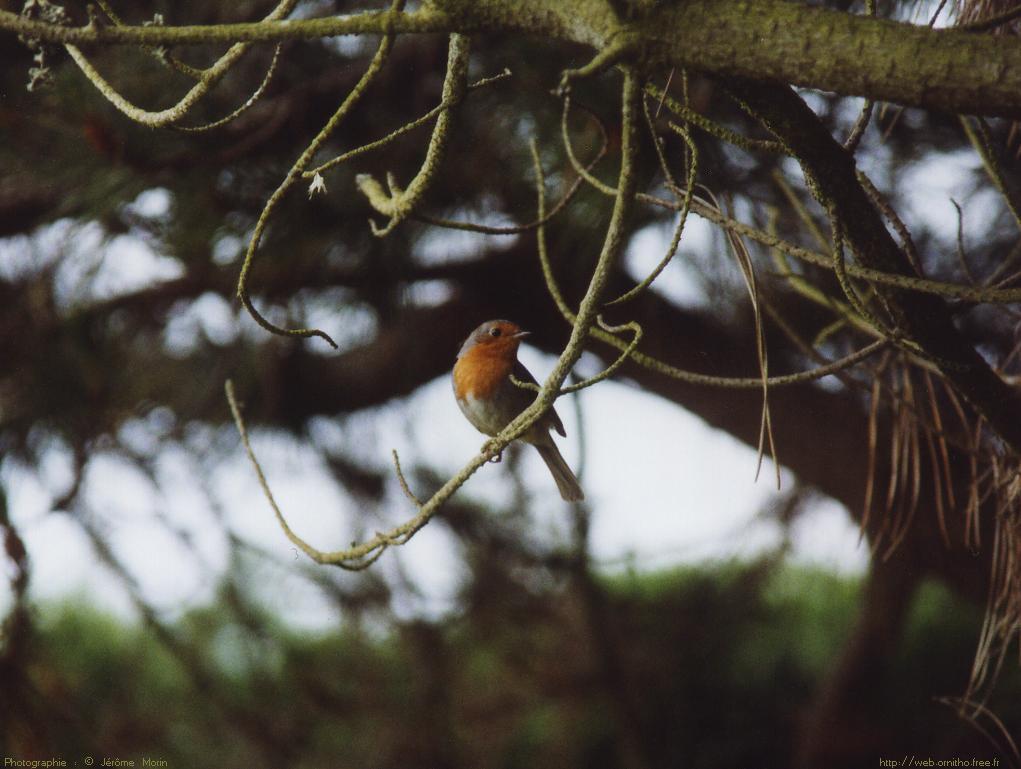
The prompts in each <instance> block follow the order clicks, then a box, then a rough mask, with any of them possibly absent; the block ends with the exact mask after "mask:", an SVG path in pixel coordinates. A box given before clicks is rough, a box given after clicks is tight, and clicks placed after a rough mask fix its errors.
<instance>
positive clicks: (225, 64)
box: [0, 0, 298, 128]
mask: <svg viewBox="0 0 1021 769" xmlns="http://www.w3.org/2000/svg"><path fill="white" fill-rule="evenodd" d="M297 4H298V0H281V2H280V3H279V4H278V5H277V7H276V8H274V9H273V10H272V12H270V14H269V15H268V16H267V17H266V19H265V21H264V22H262V23H266V22H272V21H276V20H278V19H281V18H283V17H284V16H286V15H287V14H289V13H290V12H291V10H292V9H293V8H294V6H295V5H297ZM0 22H2V18H0ZM114 29H123V27H114ZM144 29H158V27H145V28H144ZM250 47H251V44H249V43H235V44H234V45H232V46H231V47H230V48H229V49H228V50H227V52H226V53H225V54H224V55H223V56H221V57H220V58H219V59H218V60H217V61H216V63H215V64H213V66H211V67H210V68H209V69H206V70H203V71H202V72H201V73H200V74H199V81H198V82H197V83H196V84H195V85H194V86H192V88H191V90H190V91H188V93H186V94H185V95H184V96H183V97H181V100H180V101H178V102H177V104H175V105H174V106H173V107H168V108H167V109H164V110H160V111H158V112H150V111H149V110H145V109H142V108H141V107H136V106H135V105H134V104H132V103H131V102H129V101H128V100H127V99H125V98H124V97H123V96H121V95H120V93H119V92H118V91H117V90H116V89H115V88H114V87H113V86H112V85H110V83H109V82H107V80H106V79H105V78H104V77H103V76H102V75H101V74H99V72H98V71H97V70H96V68H95V67H93V66H92V63H91V62H90V61H89V60H88V59H87V58H86V56H85V54H84V53H82V51H81V49H80V48H78V47H77V46H75V45H70V44H69V45H67V52H68V53H69V54H70V55H71V58H72V59H73V60H74V63H75V64H77V65H78V67H79V69H81V71H82V72H83V73H84V75H85V77H87V78H88V79H89V80H90V81H91V82H92V84H93V85H94V86H95V87H96V89H97V90H98V91H99V92H100V93H101V94H102V95H103V96H104V97H105V98H106V99H107V101H109V102H110V103H111V104H112V105H113V106H114V107H116V108H117V109H118V110H120V111H121V112H122V113H123V114H125V115H127V116H128V117H129V118H131V119H132V120H134V121H135V122H136V123H140V124H142V125H144V126H147V127H149V128H160V127H162V126H166V125H169V124H171V123H175V122H177V121H178V120H180V119H181V118H183V117H184V116H185V115H187V114H188V112H189V111H190V110H191V109H192V108H193V107H194V106H195V105H196V104H197V103H198V102H199V100H200V99H201V98H202V97H203V96H205V95H206V94H207V93H209V91H210V90H211V89H212V88H213V86H215V85H216V84H217V83H218V82H220V80H222V79H223V76H224V75H226V74H227V72H228V70H230V68H231V67H233V66H234V64H236V63H237V61H238V59H240V58H241V57H242V56H243V55H244V54H245V52H246V51H248V49H249V48H250ZM273 61H274V63H275V62H276V56H275V55H274V57H273Z"/></svg>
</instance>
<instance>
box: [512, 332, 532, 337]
mask: <svg viewBox="0 0 1021 769" xmlns="http://www.w3.org/2000/svg"><path fill="white" fill-rule="evenodd" d="M531 333H532V332H531V331H519V332H518V333H516V334H514V336H512V337H511V339H524V338H525V337H526V336H528V335H529V334H531Z"/></svg>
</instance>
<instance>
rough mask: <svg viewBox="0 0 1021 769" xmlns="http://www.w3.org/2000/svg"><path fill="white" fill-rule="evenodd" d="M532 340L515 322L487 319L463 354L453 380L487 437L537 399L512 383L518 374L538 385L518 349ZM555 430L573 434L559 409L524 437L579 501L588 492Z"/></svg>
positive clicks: (563, 491) (567, 495)
mask: <svg viewBox="0 0 1021 769" xmlns="http://www.w3.org/2000/svg"><path fill="white" fill-rule="evenodd" d="M526 336H528V332H527V331H522V330H521V328H520V327H518V326H517V325H515V324H514V323H511V322H510V321H509V320H491V321H487V322H486V323H483V324H482V325H481V326H479V327H478V328H477V329H475V330H474V331H473V332H472V333H471V335H470V336H469V337H468V338H467V339H466V340H465V342H464V344H463V345H462V346H461V351H460V352H459V353H458V354H457V362H456V363H455V364H454V371H453V376H452V379H453V383H454V396H455V397H456V398H457V405H458V406H460V407H461V411H462V412H463V413H464V415H465V416H466V417H467V418H468V421H469V422H471V423H472V424H473V425H474V426H475V427H476V429H478V430H479V431H480V432H482V433H484V434H486V435H490V436H493V435H496V434H497V433H499V432H500V431H501V430H503V428H505V427H506V426H507V425H508V424H510V423H511V421H512V420H513V419H514V417H516V416H517V415H518V414H520V413H521V412H522V411H524V410H525V409H526V408H528V406H530V405H531V403H532V401H533V400H535V393H534V392H532V391H531V390H526V389H525V388H523V387H518V386H517V385H515V384H514V383H513V382H512V381H511V375H512V374H513V375H514V377H515V378H516V379H518V380H519V381H522V382H532V383H535V377H533V376H532V375H531V374H530V373H529V372H528V369H526V368H525V367H524V366H523V365H522V364H521V362H520V361H518V347H519V346H520V345H521V340H522V339H524V338H525V337H526ZM551 429H552V430H556V431H557V432H558V433H560V434H561V435H565V436H566V435H567V433H566V432H565V431H564V424H563V422H561V421H560V417H559V416H557V412H556V411H554V410H553V409H550V410H549V411H547V412H546V413H545V414H544V415H543V416H542V417H540V419H539V421H537V422H536V423H535V424H533V425H532V426H531V427H530V428H528V430H527V431H526V432H525V433H524V434H523V435H521V436H520V439H521V440H523V441H525V442H526V443H530V444H532V445H533V446H535V448H536V449H537V450H538V451H539V456H541V457H542V459H543V461H544V462H545V463H546V466H547V467H548V468H549V471H550V473H552V474H553V480H555V481H556V482H557V488H558V489H559V490H560V496H561V497H563V498H564V499H565V500H566V501H568V502H578V501H580V500H582V499H584V498H585V494H584V492H582V490H581V485H580V484H579V483H578V479H577V478H576V477H575V476H574V473H573V472H571V468H570V467H568V465H567V462H566V461H565V460H564V458H563V456H562V455H561V454H560V450H559V449H558V448H557V446H556V444H555V443H554V442H553V436H552V435H550V430H551Z"/></svg>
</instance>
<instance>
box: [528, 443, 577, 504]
mask: <svg viewBox="0 0 1021 769" xmlns="http://www.w3.org/2000/svg"><path fill="white" fill-rule="evenodd" d="M532 445H533V446H535V448H536V449H538V451H539V456H540V457H542V461H543V462H545V463H546V467H548V468H549V471H550V473H551V474H552V475H553V480H555V481H556V482H557V488H558V489H560V496H561V497H563V498H564V500H565V501H567V502H581V501H582V500H583V499H585V492H583V491H582V490H581V484H580V483H578V479H577V478H576V477H575V476H574V473H573V472H571V468H570V467H569V466H568V464H567V461H566V460H565V459H564V457H563V455H562V454H561V453H560V449H558V448H557V446H556V444H555V443H553V440H552V439H550V440H549V443H534V444H532Z"/></svg>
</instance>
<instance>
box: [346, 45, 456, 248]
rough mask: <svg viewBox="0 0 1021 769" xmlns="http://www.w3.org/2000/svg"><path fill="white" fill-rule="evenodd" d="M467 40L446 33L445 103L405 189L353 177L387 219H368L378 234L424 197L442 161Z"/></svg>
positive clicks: (387, 231) (382, 234)
mask: <svg viewBox="0 0 1021 769" xmlns="http://www.w3.org/2000/svg"><path fill="white" fill-rule="evenodd" d="M470 42H471V41H470V39H469V38H468V37H466V36H465V35H459V34H454V35H451V36H450V43H449V46H448V49H447V74H446V77H445V78H444V79H443V93H442V100H441V104H444V105H446V108H445V109H443V110H441V111H440V113H439V116H438V117H437V118H436V125H435V126H434V127H433V132H432V136H431V137H430V139H429V146H428V148H427V149H426V153H425V160H424V161H423V162H422V167H421V168H420V169H419V171H418V173H417V174H415V177H414V178H413V179H412V180H411V182H410V183H409V184H408V187H407V189H405V190H401V189H400V188H399V187H398V186H397V184H396V183H394V182H393V181H392V180H391V181H390V184H389V186H390V193H389V194H387V193H386V192H385V191H384V190H383V185H382V184H380V183H379V182H378V181H376V179H374V178H373V177H372V176H370V175H369V174H360V175H359V176H358V177H356V182H357V183H358V189H359V190H361V192H362V194H363V195H365V197H366V198H367V199H368V201H369V204H370V205H371V206H372V207H373V208H374V209H376V210H377V211H378V212H379V213H381V214H383V215H384V216H387V217H389V219H390V220H389V221H388V222H387V223H386V225H385V226H383V227H377V225H376V223H375V222H372V232H373V234H374V235H376V236H378V237H384V236H385V235H388V234H390V232H391V231H392V230H393V228H394V227H396V226H397V225H398V224H400V223H401V222H402V221H404V220H405V219H406V218H407V217H408V216H409V215H410V214H411V213H412V212H413V211H414V210H415V208H416V207H417V206H418V204H419V203H420V202H421V201H422V198H423V197H425V194H426V192H427V191H428V189H429V185H430V184H431V183H432V180H433V179H434V178H435V177H436V175H437V174H438V173H439V168H440V164H441V163H442V162H443V157H444V155H445V154H446V151H447V146H448V145H449V143H450V135H451V130H452V129H451V123H452V121H453V110H452V108H453V107H454V106H456V105H457V104H459V103H460V102H461V100H462V99H464V95H465V93H466V92H467V90H468V59H469V52H470V50H471V45H470Z"/></svg>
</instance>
